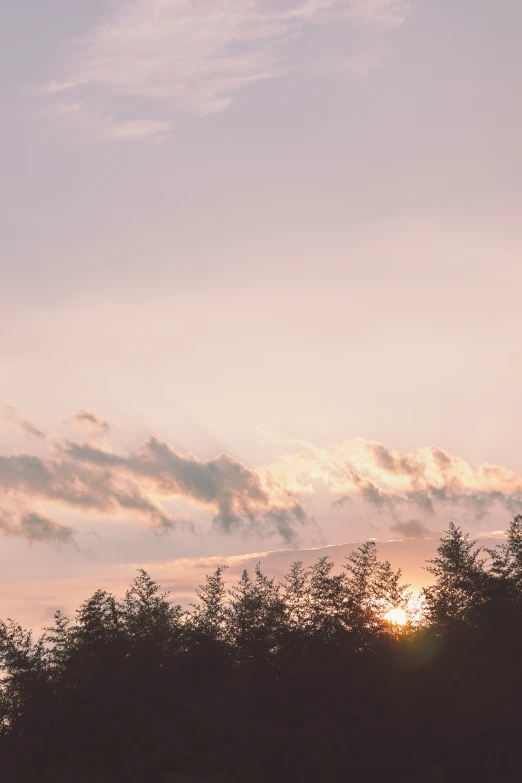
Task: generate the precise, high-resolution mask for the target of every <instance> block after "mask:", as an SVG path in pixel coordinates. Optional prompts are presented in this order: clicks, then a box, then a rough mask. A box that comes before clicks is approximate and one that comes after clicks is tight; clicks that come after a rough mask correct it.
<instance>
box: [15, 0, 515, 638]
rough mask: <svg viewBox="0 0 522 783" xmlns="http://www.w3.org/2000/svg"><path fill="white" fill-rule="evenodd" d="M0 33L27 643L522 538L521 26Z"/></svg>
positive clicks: (486, 8) (144, 8)
mask: <svg viewBox="0 0 522 783" xmlns="http://www.w3.org/2000/svg"><path fill="white" fill-rule="evenodd" d="M0 18H1V21H2V24H1V25H0V51H1V53H2V64H3V67H2V68H1V69H0V84H1V90H2V98H3V118H2V123H1V125H0V140H1V145H2V150H3V161H2V179H1V186H0V193H1V198H2V205H1V207H2V215H3V221H2V231H1V233H0V247H1V255H0V259H1V285H0V352H1V353H0V357H1V361H0V533H1V534H2V537H1V538H0V580H1V584H0V616H6V615H8V614H11V615H14V616H16V617H19V618H20V619H21V620H24V621H27V622H28V623H32V624H34V625H35V626H41V625H42V624H44V623H45V621H46V618H50V616H51V615H52V611H53V610H54V609H56V608H57V607H63V608H65V609H66V610H67V611H72V610H73V609H74V607H75V606H76V605H77V603H78V601H80V600H82V599H83V598H85V597H86V596H87V595H88V594H89V592H92V590H94V589H95V588H97V587H99V586H101V587H109V588H111V586H113V588H114V589H116V590H120V589H121V585H122V584H124V583H126V582H128V581H129V579H131V578H132V575H133V573H134V570H135V568H137V567H138V566H141V565H146V567H147V568H148V569H149V570H150V572H151V575H152V576H153V577H155V578H157V579H158V580H159V581H161V582H162V583H163V584H166V585H168V586H169V587H170V586H172V585H173V584H174V579H175V578H176V579H177V580H178V584H179V587H178V592H179V593H180V595H181V594H182V595H184V596H185V597H186V596H189V595H190V594H191V591H192V589H193V585H194V584H195V581H194V580H195V579H196V576H197V578H198V579H199V578H200V577H201V576H202V575H203V576H204V573H208V572H209V570H212V568H213V567H214V566H215V564H216V563H217V562H218V559H219V558H221V559H222V558H229V559H230V558H232V560H230V562H231V563H234V564H235V565H237V564H243V563H246V564H247V565H248V566H249V567H251V565H252V563H254V562H255V561H256V558H258V555H259V553H261V555H262V556H263V557H264V558H265V559H266V558H268V559H267V563H268V562H271V563H272V564H274V563H276V561H277V563H281V562H283V560H284V562H285V564H286V562H287V560H286V558H287V557H288V558H289V560H288V562H290V561H291V560H292V559H298V558H302V559H305V560H307V561H308V560H309V559H310V557H311V556H312V555H311V553H312V554H313V553H315V552H317V551H318V550H319V549H321V548H322V547H325V546H329V547H332V545H345V544H347V545H348V544H354V543H357V542H361V541H364V540H365V539H366V538H368V537H372V538H376V539H378V540H380V541H383V542H386V541H389V540H393V541H394V542H395V543H394V544H393V547H394V548H393V547H392V545H391V544H386V545H384V547H383V554H386V552H388V551H390V552H392V554H391V555H390V556H391V557H392V559H393V560H394V563H395V564H396V565H399V564H401V553H402V561H403V563H404V567H405V571H406V576H409V578H410V580H413V581H414V582H415V584H416V585H417V586H419V585H420V579H421V576H419V574H420V572H419V568H420V566H419V565H418V564H419V563H420V564H421V562H422V560H423V558H424V556H425V555H427V556H431V554H432V552H433V549H434V546H435V541H436V538H437V534H438V533H439V532H440V531H441V530H442V529H443V528H444V527H445V526H446V525H447V523H448V521H449V520H450V519H451V520H453V521H454V522H456V523H458V524H461V525H462V526H463V527H464V528H465V529H466V530H467V531H469V532H470V533H471V534H472V535H473V536H475V537H476V536H478V537H482V538H485V537H491V536H492V535H493V536H494V537H498V536H499V535H500V533H499V531H502V530H505V528H506V527H507V525H508V523H509V521H510V518H511V516H512V515H513V514H515V513H522V454H521V453H520V451H519V437H518V436H519V431H520V427H521V424H522V421H521V419H522V415H521V404H520V400H521V393H522V344H521V340H520V336H521V330H520V301H519V300H520V291H521V290H522V263H521V257H522V224H521V222H520V210H521V207H522V203H521V202H522V146H521V144H520V139H521V137H522V104H521V102H520V73H521V72H522V48H521V47H520V29H521V25H522V4H521V3H520V0H459V1H458V2H455V0H411V1H410V0H77V2H72V3H71V2H70V0H67V1H66V0H47V2H45V3H42V2H41V1H40V0H17V2H15V3H6V4H5V7H4V8H3V9H2V14H1V17H0ZM401 547H402V548H401ZM278 550H285V554H283V555H281V554H275V555H274V554H270V555H267V554H264V553H273V552H277V551H278ZM325 551H326V552H327V551H328V550H325ZM331 551H332V552H334V553H337V554H338V555H339V556H340V555H341V554H343V556H344V554H345V549H344V548H343V547H341V548H336V549H334V548H332V549H331ZM303 552H304V554H303ZM320 553H321V554H322V553H323V550H322V549H321V551H320ZM261 555H259V556H261ZM294 555H295V556H294ZM234 558H235V559H234ZM270 558H271V560H270ZM278 558H279V559H278ZM281 558H283V560H281ZM278 567H279V566H278ZM278 567H277V568H278ZM277 568H276V567H275V566H274V569H275V571H277Z"/></svg>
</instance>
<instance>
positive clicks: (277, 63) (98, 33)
mask: <svg viewBox="0 0 522 783" xmlns="http://www.w3.org/2000/svg"><path fill="white" fill-rule="evenodd" d="M412 5H413V2H412V0H119V1H118V2H115V3H114V4H113V6H112V9H111V11H110V13H109V14H108V15H107V16H106V17H105V18H103V19H101V20H100V21H99V22H98V24H97V25H96V26H95V27H94V28H93V29H92V30H90V31H89V32H88V33H87V34H86V35H85V36H84V38H83V39H81V40H77V41H74V42H71V43H70V44H69V45H68V46H67V48H66V55H65V62H64V64H63V66H62V77H61V78H58V79H56V80H54V81H53V82H51V83H49V84H48V85H47V86H46V87H45V93H46V94H48V95H62V94H65V95H67V96H69V95H71V96H72V99H71V101H70V102H69V103H65V104H64V103H61V104H59V106H58V111H59V112H60V113H62V114H71V113H72V114H74V113H76V114H78V116H79V117H83V121H87V122H88V123H90V124H91V126H92V128H93V129H94V130H95V131H96V132H97V134H98V136H99V137H101V138H105V139H112V140H133V141H136V140H145V141H159V140H163V139H165V138H168V137H169V136H170V135H171V134H172V133H173V131H174V122H173V119H174V118H176V117H177V116H179V115H189V116H205V115H209V114H216V113H218V112H221V111H223V110H224V109H226V108H227V107H228V106H230V104H231V103H232V102H233V101H234V99H235V97H236V96H237V94H238V92H239V91H240V90H242V89H244V88H245V87H248V86H249V85H252V84H255V83H256V82H260V81H264V80H267V79H273V78H275V77H277V76H281V75H282V74H283V73H285V72H287V71H288V70H292V69H295V68H297V67H299V66H298V64H296V63H290V62H289V61H288V60H287V57H286V53H287V49H286V48H285V47H286V45H287V44H288V43H289V41H292V40H294V39H295V38H296V37H299V36H302V35H303V34H304V33H305V32H306V31H309V30H310V29H313V28H317V27H318V26H320V25H323V24H325V23H328V22H330V23H332V22H333V23H335V24H336V25H339V24H345V25H347V24H352V25H353V24H354V23H355V24H365V25H377V26H380V27H385V28H391V29H393V28H396V27H399V26H400V25H401V24H403V22H404V21H405V19H406V18H407V16H408V13H409V12H410V10H411V8H412ZM372 56H374V55H372ZM366 57H368V55H366ZM358 58H359V59H360V55H356V56H355V60H358ZM344 61H345V62H348V61H349V58H346V57H344ZM129 98H131V99H133V100H134V101H136V104H135V105H134V106H133V109H134V111H135V112H144V111H147V112H150V111H151V105H152V103H154V104H155V105H156V106H157V107H160V108H161V109H163V110H164V111H166V113H167V116H166V117H160V118H158V117H157V116H149V115H148V116H143V114H141V115H140V116H133V117H129V116H123V110H122V112H121V113H120V114H119V115H118V116H117V117H114V116H113V108H114V105H115V101H116V99H123V100H127V101H128V99H129ZM109 104H110V105H111V116H109V115H108V114H107V113H106V111H105V110H104V109H105V106H108V105H109Z"/></svg>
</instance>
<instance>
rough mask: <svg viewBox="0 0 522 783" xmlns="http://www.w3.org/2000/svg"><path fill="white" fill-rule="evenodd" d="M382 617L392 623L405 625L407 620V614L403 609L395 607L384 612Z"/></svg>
mask: <svg viewBox="0 0 522 783" xmlns="http://www.w3.org/2000/svg"><path fill="white" fill-rule="evenodd" d="M384 619H385V620H387V621H388V622H389V623H392V624H393V625H406V623H407V622H408V615H407V614H406V612H405V611H404V609H401V608H400V607H397V608H395V609H390V611H389V612H386V614H385V615H384Z"/></svg>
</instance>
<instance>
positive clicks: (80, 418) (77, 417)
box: [72, 410, 110, 434]
mask: <svg viewBox="0 0 522 783" xmlns="http://www.w3.org/2000/svg"><path fill="white" fill-rule="evenodd" d="M72 421H75V422H77V423H78V424H89V425H90V426H91V427H93V429H95V430H97V431H98V432H102V433H104V434H108V433H109V431H110V425H109V423H108V422H107V421H105V420H104V419H99V418H98V416H95V415H94V413H89V411H84V410H81V411H78V413H75V414H74V416H73V417H72Z"/></svg>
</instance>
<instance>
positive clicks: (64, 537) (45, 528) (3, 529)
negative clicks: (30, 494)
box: [0, 510, 74, 544]
mask: <svg viewBox="0 0 522 783" xmlns="http://www.w3.org/2000/svg"><path fill="white" fill-rule="evenodd" d="M0 534H1V535H4V536H17V537H19V538H25V539H27V540H28V541H30V542H39V543H42V542H45V543H52V544H72V543H73V541H74V530H73V528H72V527H69V526H68V525H62V524H60V523H59V522H56V521H55V520H54V519H51V518H49V517H46V516H43V515H42V514H38V513H36V512H29V513H25V514H22V515H21V516H20V518H19V519H18V520H17V521H15V520H14V515H13V514H10V513H8V512H6V511H5V510H3V511H2V510H0Z"/></svg>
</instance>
